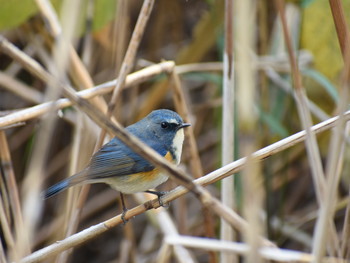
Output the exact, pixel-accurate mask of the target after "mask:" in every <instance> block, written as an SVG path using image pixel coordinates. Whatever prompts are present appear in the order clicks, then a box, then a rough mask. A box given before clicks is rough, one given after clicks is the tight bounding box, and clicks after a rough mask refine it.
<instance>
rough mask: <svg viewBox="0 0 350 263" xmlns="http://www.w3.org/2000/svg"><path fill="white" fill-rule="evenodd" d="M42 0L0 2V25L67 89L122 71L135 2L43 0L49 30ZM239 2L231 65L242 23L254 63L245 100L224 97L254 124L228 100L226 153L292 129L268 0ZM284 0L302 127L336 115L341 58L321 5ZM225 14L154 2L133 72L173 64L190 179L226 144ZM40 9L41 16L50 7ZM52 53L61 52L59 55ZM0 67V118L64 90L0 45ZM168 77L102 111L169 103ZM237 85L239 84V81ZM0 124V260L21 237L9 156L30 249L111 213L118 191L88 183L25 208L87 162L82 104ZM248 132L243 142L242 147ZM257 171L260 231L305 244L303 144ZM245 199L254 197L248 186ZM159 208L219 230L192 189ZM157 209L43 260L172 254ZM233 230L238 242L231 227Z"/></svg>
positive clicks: (192, 229) (308, 234)
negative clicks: (305, 112) (307, 118)
mask: <svg viewBox="0 0 350 263" xmlns="http://www.w3.org/2000/svg"><path fill="white" fill-rule="evenodd" d="M40 2H46V1H35V2H34V1H31V0H0V6H1V8H0V34H1V35H2V36H4V37H5V38H6V39H8V41H10V42H11V43H12V44H14V45H15V46H17V47H18V48H19V49H20V50H22V51H23V52H25V53H26V54H27V55H29V56H30V57H31V58H33V59H35V60H36V61H37V62H38V63H40V65H42V66H43V67H44V68H45V69H47V70H48V71H49V72H51V73H52V74H53V75H55V76H56V77H57V78H58V79H59V80H61V81H63V82H65V83H69V84H70V85H71V86H72V87H73V88H75V89H76V90H82V89H85V88H91V87H92V86H96V85H99V84H103V83H106V82H108V81H111V80H114V79H115V78H116V77H117V76H118V73H119V71H120V68H121V64H122V62H123V59H124V56H125V53H126V50H127V47H128V44H129V41H130V38H131V35H132V32H133V30H134V27H135V24H136V21H137V19H138V16H139V12H140V9H141V6H142V4H143V1H140V0H118V1H116V0H100V1H93V0H81V1H59V0H53V1H51V3H52V6H53V7H54V10H55V12H56V13H57V19H58V20H57V22H58V25H60V26H61V28H59V29H57V28H56V29H55V28H53V27H52V23H51V22H50V21H48V18H47V13H46V15H45V12H44V11H43V10H44V9H43V8H42V6H44V5H43V4H40ZM237 2H240V1H237ZM250 2H251V3H252V4H251V7H252V9H250V10H249V12H248V13H249V16H251V17H249V18H250V19H251V21H252V23H251V24H250V25H249V26H247V24H245V22H244V21H245V20H239V15H237V12H239V10H238V9H234V11H233V14H234V19H233V25H234V28H233V32H234V36H233V43H234V52H233V58H234V60H235V58H236V55H238V56H239V53H240V52H241V50H242V48H244V47H242V44H240V43H239V41H236V40H237V39H239V36H236V35H235V34H236V32H241V31H243V32H244V31H246V32H247V34H249V35H250V36H251V37H252V38H251V43H252V45H251V49H250V51H249V54H250V61H251V63H252V65H253V66H252V71H251V73H252V75H250V76H249V78H250V79H251V81H252V84H253V86H252V87H253V93H252V95H251V96H250V98H249V99H248V100H247V101H243V102H242V97H239V96H236V97H235V99H234V100H235V102H237V103H243V104H244V103H247V104H246V105H248V106H247V107H249V109H250V111H251V114H252V115H254V116H255V117H254V118H253V120H254V126H253V127H254V128H248V131H247V128H246V125H245V121H246V119H242V117H240V112H239V109H240V108H239V106H237V105H236V106H234V108H235V110H234V123H232V124H230V125H233V124H234V125H233V126H234V147H233V148H232V149H233V152H234V159H238V158H241V157H243V156H245V155H246V153H247V151H245V149H246V148H245V147H246V145H247V144H249V145H253V148H252V150H253V151H255V150H258V149H260V148H262V147H265V146H267V145H270V144H272V143H274V142H276V141H279V140H281V139H283V138H285V137H287V136H290V135H292V134H294V133H296V132H298V131H300V130H302V129H303V126H302V125H301V121H300V118H299V115H298V111H297V105H296V102H295V98H294V93H293V81H292V75H291V69H290V66H289V65H290V64H289V60H288V53H287V49H286V45H285V41H284V36H283V31H282V26H281V21H280V19H279V16H278V13H277V8H276V5H275V2H274V1H269V0H260V1H250ZM284 3H285V16H286V21H287V25H288V30H289V33H290V37H291V42H292V44H293V48H294V51H295V54H296V58H297V63H298V65H299V70H300V73H301V77H302V82H303V86H304V88H305V92H306V94H307V97H308V99H309V100H310V104H308V105H309V110H310V112H311V116H312V122H313V124H316V123H319V122H321V121H324V120H326V119H328V118H330V117H332V116H334V115H335V112H336V109H337V106H338V105H339V100H340V97H341V96H340V95H339V93H340V89H341V88H340V87H341V81H340V77H341V73H342V70H343V67H344V64H343V58H342V53H341V49H340V46H339V42H338V37H337V34H336V29H335V26H334V21H333V17H332V13H331V9H330V6H329V1H326V0H319V1H313V0H300V1H285V2H284ZM343 8H344V12H345V13H346V14H349V12H350V1H343ZM225 12H226V14H227V9H226V8H225V2H224V1H223V0H205V1H204V0H202V1H200V0H187V1H185V0H168V1H155V4H154V7H153V10H152V12H151V14H150V17H149V21H148V23H147V25H146V28H145V31H144V32H143V36H142V38H141V42H140V45H139V48H138V50H137V54H136V59H135V61H134V66H133V68H132V69H131V71H130V72H134V71H138V70H140V69H142V68H144V67H147V66H150V65H152V64H157V63H160V62H162V61H165V60H171V61H174V62H175V64H176V71H177V72H178V73H179V77H180V80H181V87H182V90H183V94H184V99H185V102H186V105H187V108H188V112H189V115H188V117H189V118H190V122H191V123H192V124H193V126H192V127H193V134H194V137H195V139H196V146H197V150H198V152H197V155H198V156H199V158H200V163H199V166H198V164H197V166H196V167H195V168H194V167H193V166H192V167H191V161H189V160H192V156H191V154H190V152H191V149H190V147H192V146H189V143H188V140H186V141H185V145H184V152H183V157H182V163H181V165H180V166H181V168H182V169H183V170H185V171H186V172H187V173H188V174H191V175H192V176H193V177H197V176H198V175H205V174H207V173H209V172H212V171H214V170H216V169H218V168H220V167H221V166H222V161H223V160H222V152H223V151H222V145H223V144H225V141H223V138H222V127H225V125H228V124H227V123H223V122H222V117H223V116H222V114H223V108H222V104H223V99H225V98H223V96H222V94H223V82H224V79H223V68H224V65H223V56H224V52H225V51H224V50H225V49H224V48H225V32H226V31H225V30H226V28H225V26H224V25H225ZM48 17H51V18H52V16H51V15H48ZM346 19H348V17H346ZM62 32H63V33H62ZM67 32H68V33H67ZM60 34H64V35H65V34H66V35H65V37H66V38H68V39H69V40H70V42H71V44H72V46H71V47H68V48H67V47H64V45H62V46H63V47H62V46H60V45H59V44H58V42H59V41H58V36H59V35H60ZM237 34H238V33H237ZM55 40H56V41H55ZM60 48H62V49H60ZM62 50H63V51H64V50H65V51H66V52H68V53H65V54H66V55H64V54H63V53H61V51H62ZM72 50H75V51H74V52H73V51H72ZM67 54H68V55H67ZM76 55H77V56H76ZM75 56H76V57H75ZM62 57H67V58H68V59H75V58H77V59H78V60H79V61H80V63H81V65H80V67H81V68H84V69H85V70H86V71H85V73H82V72H79V70H77V68H74V67H73V66H71V65H68V64H67V63H65V61H64V59H62V60H61V59H60V58H62ZM79 58H80V59H79ZM78 64H79V63H78ZM239 67H240V65H238V66H237V67H236V66H235V68H236V69H237V70H240V68H239ZM78 69H79V67H78ZM0 70H1V71H0V116H1V117H3V116H7V115H8V114H13V113H15V112H18V111H20V110H23V109H28V108H31V107H34V106H35V105H40V104H41V103H44V102H46V101H51V100H55V99H57V98H59V97H61V96H62V95H61V93H60V91H57V89H56V92H55V89H54V87H50V85H47V83H44V82H42V81H41V80H40V79H38V78H37V77H35V76H34V75H33V74H32V73H30V72H29V71H28V70H26V69H24V68H23V67H22V66H21V65H20V64H19V63H17V62H16V61H14V60H13V59H12V58H11V57H10V56H9V55H7V54H6V52H1V53H0ZM84 74H85V75H84ZM173 86H174V85H173V83H172V80H171V78H170V77H169V75H167V74H164V73H163V74H158V75H156V76H153V77H151V78H148V79H146V80H145V81H142V82H140V83H138V84H137V85H134V86H131V87H128V88H125V89H123V90H122V91H121V92H120V94H119V96H118V99H117V104H116V110H115V113H114V115H113V116H114V117H115V118H116V119H117V120H118V121H119V122H120V123H121V124H123V125H124V126H127V125H130V124H132V123H134V122H135V121H137V120H139V119H141V118H142V117H144V116H146V115H147V114H148V113H149V112H150V111H152V110H154V109H159V108H167V109H173V110H178V108H176V107H177V106H176V104H175V103H174V94H175V93H174V87H173ZM238 89H243V90H244V87H238ZM237 94H238V93H236V95H237ZM110 99H111V93H107V94H104V95H101V96H98V99H97V98H95V99H94V103H95V105H99V106H100V109H106V108H105V107H106V105H107V103H108V102H109V101H110ZM240 100H241V101H240ZM239 101H240V102H239ZM48 116H49V117H48ZM241 116H242V115H241ZM244 116H245V115H244ZM1 117H0V123H1ZM48 118H49V121H48ZM250 127H251V126H250ZM0 131H1V133H2V134H1V136H2V145H1V146H0V147H1V148H2V149H3V150H2V155H1V161H2V165H1V181H0V183H1V189H0V190H1V209H2V212H3V213H4V214H3V215H4V217H3V218H2V219H1V228H0V229H1V232H0V238H1V245H2V251H3V257H2V258H3V259H6V260H9V261H8V262H10V260H11V258H12V259H15V258H16V253H14V250H16V249H15V248H16V245H15V244H16V238H21V237H20V235H17V236H16V234H15V231H14V229H15V228H16V220H18V218H16V213H15V212H13V211H12V209H13V208H12V207H13V199H12V198H11V194H10V193H11V192H12V193H13V191H14V189H13V188H9V184H8V182H7V181H8V180H9V179H8V176H7V172H8V168H6V165H8V163H10V164H11V166H12V168H13V169H10V171H11V172H12V173H13V176H14V178H15V182H16V183H15V184H11V187H15V188H17V190H16V191H18V196H19V205H20V207H21V209H22V213H23V218H24V220H25V221H26V220H27V218H28V216H29V217H30V219H28V221H27V222H29V221H30V222H32V223H31V224H29V226H28V225H27V224H26V223H24V225H25V226H26V227H31V230H30V231H29V232H30V233H29V244H30V245H29V246H30V248H27V249H28V250H27V252H28V251H30V250H31V251H35V250H37V249H40V248H42V247H45V246H47V245H49V244H51V243H53V242H55V241H56V240H61V239H64V238H65V237H66V236H69V235H70V234H72V233H75V232H78V231H81V230H83V229H85V228H87V227H89V226H91V225H94V224H97V223H100V222H102V221H104V220H107V219H109V218H111V217H113V216H115V215H117V214H119V213H120V212H121V207H120V204H119V201H118V199H119V194H118V193H117V192H116V191H114V190H112V189H110V188H109V187H108V186H106V185H93V186H92V187H91V188H90V189H85V190H84V193H85V194H86V199H85V198H81V197H80V199H79V197H78V193H79V192H80V188H78V187H77V188H74V189H72V190H70V191H69V193H67V192H65V193H62V194H60V195H57V196H55V197H53V198H51V199H49V200H45V201H44V202H40V201H39V203H35V202H32V200H31V199H30V198H29V197H30V196H31V195H30V194H31V193H39V192H40V189H43V188H46V187H48V186H49V185H52V184H54V183H56V182H58V181H60V180H62V179H63V178H65V177H67V176H70V175H72V174H74V172H76V171H79V170H81V169H83V168H84V167H85V165H86V164H87V162H88V161H89V159H90V157H91V155H92V153H93V151H94V148H95V145H96V142H97V138H98V136H99V134H100V128H99V127H98V126H97V125H96V124H95V123H94V122H93V121H91V120H90V119H89V118H88V117H86V115H85V114H84V113H82V112H80V111H79V110H77V109H76V108H75V107H73V106H70V107H65V108H64V109H62V110H60V111H53V112H52V111H50V110H47V112H46V113H45V114H42V115H40V116H38V117H35V118H30V119H28V120H26V121H25V122H24V123H21V124H20V125H19V126H16V127H5V128H0ZM232 133H233V131H232ZM46 135H47V136H48V138H46ZM330 135H331V133H330V132H329V131H326V132H324V133H322V134H320V135H318V136H317V143H318V146H319V150H320V156H321V160H322V162H323V165H324V166H325V164H326V163H327V158H328V153H329V147H330V145H329V144H330ZM252 138H253V141H254V143H253V144H250V143H251V141H252ZM107 139H108V138H107ZM4 142H6V143H7V144H8V148H7V149H8V152H9V155H10V156H7V157H6V147H7V146H5V144H4ZM250 149H251V148H250ZM4 152H5V153H4ZM248 152H249V150H248ZM251 152H252V151H251ZM349 158H350V155H349V148H348V147H347V145H346V147H345V150H344V156H343V163H342V170H341V172H340V180H339V185H338V187H337V191H336V197H337V199H336V200H335V202H336V207H335V215H334V226H335V231H336V234H337V236H338V238H339V240H340V243H339V244H338V245H339V247H338V250H337V249H334V250H327V252H328V255H330V256H342V257H344V258H346V257H347V258H348V256H349V255H348V254H347V253H349V251H347V249H345V248H344V249H343V250H342V252H339V249H340V250H341V248H343V247H344V246H345V245H344V244H346V240H342V238H344V236H345V237H348V235H347V231H348V230H345V226H346V225H347V224H349V221H347V220H349V218H348V215H347V214H348V213H349V211H348V209H347V206H348V204H349V195H348V193H349V181H350V177H349V172H348V169H349ZM40 169H41V170H40ZM195 173H197V174H195ZM198 173H199V174H198ZM259 180H261V181H259V182H260V183H261V185H260V186H259V187H260V188H259V189H260V190H261V191H262V192H261V195H260V194H259V197H261V207H260V212H259V217H261V218H260V223H261V232H262V233H263V235H264V236H265V237H267V238H268V239H269V240H271V241H273V242H274V243H275V244H276V245H277V246H278V247H280V248H286V249H294V250H298V251H303V252H311V250H312V244H313V237H314V230H315V225H316V220H317V216H318V211H319V210H318V209H319V207H318V203H317V198H316V194H315V189H314V185H313V179H312V176H311V171H310V161H309V159H308V158H307V154H306V151H305V144H303V143H299V144H297V145H295V146H293V147H291V148H289V149H287V150H285V151H282V152H281V153H278V154H275V155H272V156H271V157H269V158H267V159H264V160H263V161H262V162H261V163H260V166H259ZM243 181H244V180H243V179H242V174H240V173H238V174H235V175H234V184H233V186H234V189H235V191H234V205H235V207H236V208H235V211H237V212H238V213H239V214H241V215H244V209H245V208H246V207H245V205H244V204H245V201H244V196H245V195H244V191H245V189H246V188H245V187H244V182H243ZM174 187H176V184H174V183H173V182H171V181H170V180H169V181H168V182H167V183H165V184H164V185H162V186H161V187H160V189H162V190H171V189H173V188H174ZM208 189H209V190H210V191H211V192H212V193H213V195H215V196H216V197H218V198H220V191H221V185H220V182H217V183H215V184H213V185H210V186H208ZM250 194H251V195H254V192H252V193H250ZM142 198H144V197H143V196H138V195H137V196H128V197H127V206H128V207H129V208H132V207H134V206H135V205H137V204H138V203H139V202H142V200H143V199H142ZM36 200H38V199H36ZM77 200H80V201H77ZM80 207H81V211H80ZM166 211H167V212H168V213H169V215H170V217H171V219H172V221H173V223H174V225H175V226H176V229H177V231H178V232H179V234H183V235H191V236H197V237H213V238H218V239H220V227H221V223H220V220H219V218H218V217H217V216H216V215H214V214H213V213H211V212H210V211H208V210H206V209H203V208H202V206H201V204H200V202H199V201H198V200H197V199H196V198H195V197H194V196H193V195H191V194H187V195H185V196H183V197H181V198H179V199H177V200H175V201H174V202H172V203H171V204H170V207H169V208H167V209H166ZM17 212H18V211H17ZM157 218H158V217H157V216H156V213H154V212H147V213H145V214H141V215H139V216H137V217H135V218H133V219H131V220H129V222H128V223H127V224H126V225H125V226H118V227H115V228H113V229H111V230H110V231H108V232H107V233H104V234H102V235H100V236H98V237H96V238H94V239H93V240H91V241H89V242H87V243H85V244H83V245H81V246H79V247H78V248H74V250H68V253H64V254H61V255H60V256H57V257H51V258H50V259H48V260H47V262H182V261H181V257H180V258H179V256H178V255H177V254H176V252H174V251H173V250H171V249H169V248H167V247H166V246H165V245H164V239H163V238H164V231H163V230H162V226H161V224H162V223H159V221H158V220H159V218H158V219H157ZM346 222H347V223H346ZM6 229H7V230H10V233H12V238H14V239H15V240H14V243H11V240H12V238H11V234H9V233H8V231H7V230H6ZM235 238H236V240H241V241H242V240H243V237H242V235H241V234H240V233H239V234H237V236H236V237H235ZM24 239H25V238H24ZM12 241H13V240H12ZM342 241H343V243H342ZM348 241H349V242H348V244H350V240H348ZM23 243H25V241H23ZM342 244H343V245H342ZM22 249H23V251H26V249H25V248H22ZM167 249H168V250H167ZM164 251H169V253H166V255H167V256H164V255H163V254H162V253H164ZM330 251H337V253H338V252H339V253H340V254H341V255H340V254H339V253H338V254H337V253H336V252H334V254H332V253H331V252H330ZM23 253H24V254H28V253H26V252H23ZM188 253H189V254H190V255H191V258H192V260H193V261H194V262H220V261H221V260H222V258H221V260H220V256H219V253H217V252H215V253H214V252H208V251H205V250H202V249H188ZM17 256H18V255H17ZM164 258H165V259H164ZM162 260H163V261H162ZM236 260H237V259H236ZM184 262H186V261H184ZM187 262H188V261H187ZM221 262H224V261H221ZM226 262H229V261H226ZM237 262H238V261H237Z"/></svg>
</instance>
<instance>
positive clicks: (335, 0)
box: [329, 0, 350, 73]
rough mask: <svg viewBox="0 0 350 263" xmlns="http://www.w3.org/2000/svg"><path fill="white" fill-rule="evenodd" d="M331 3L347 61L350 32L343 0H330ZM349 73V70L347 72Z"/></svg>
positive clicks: (342, 50)
mask: <svg viewBox="0 0 350 263" xmlns="http://www.w3.org/2000/svg"><path fill="white" fill-rule="evenodd" d="M329 5H330V7H331V11H332V15H333V20H334V25H335V28H336V31H337V35H338V40H339V45H340V48H341V52H342V54H343V59H344V61H345V62H346V61H347V59H346V58H349V54H348V53H349V52H350V48H349V43H350V32H349V28H348V24H347V22H346V18H345V14H344V9H343V4H342V1H339V0H329ZM347 73H349V72H347Z"/></svg>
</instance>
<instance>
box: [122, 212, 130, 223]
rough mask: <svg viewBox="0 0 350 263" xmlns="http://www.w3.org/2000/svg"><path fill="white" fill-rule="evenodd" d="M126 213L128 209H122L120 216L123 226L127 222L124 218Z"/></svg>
mask: <svg viewBox="0 0 350 263" xmlns="http://www.w3.org/2000/svg"><path fill="white" fill-rule="evenodd" d="M126 212H128V209H126V208H123V213H122V216H121V219H122V220H123V225H125V224H126V223H127V222H128V221H129V220H128V219H126V218H125V215H126Z"/></svg>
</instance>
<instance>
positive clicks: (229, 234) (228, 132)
mask: <svg viewBox="0 0 350 263" xmlns="http://www.w3.org/2000/svg"><path fill="white" fill-rule="evenodd" d="M224 28H225V50H224V57H223V61H224V62H223V87H222V89H223V94H222V100H223V101H222V128H221V129H222V140H221V141H222V143H221V147H222V149H221V164H222V166H224V165H226V164H228V163H231V162H233V160H234V149H235V141H234V137H235V136H234V125H235V120H234V116H235V112H234V104H235V78H234V74H235V61H234V30H233V28H234V3H233V0H226V1H225V24H224ZM220 199H221V201H222V202H223V204H225V205H226V206H228V207H230V208H231V209H234V207H235V188H234V177H233V176H230V177H227V178H225V179H223V180H222V181H221V193H220ZM220 239H221V240H226V241H234V240H235V233H234V230H233V229H232V227H231V226H230V225H229V224H227V223H226V222H225V221H224V220H223V219H220ZM220 262H222V263H225V262H226V263H229V262H238V259H237V257H234V255H232V254H228V253H225V252H224V251H222V252H221V253H220Z"/></svg>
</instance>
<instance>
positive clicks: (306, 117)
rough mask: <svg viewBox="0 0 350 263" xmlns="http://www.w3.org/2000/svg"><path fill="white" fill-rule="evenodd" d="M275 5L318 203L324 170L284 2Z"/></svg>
mask: <svg viewBox="0 0 350 263" xmlns="http://www.w3.org/2000/svg"><path fill="white" fill-rule="evenodd" d="M275 5H276V8H277V10H278V14H279V16H280V18H281V23H282V29H283V35H284V39H285V43H286V46H287V50H288V55H289V60H290V64H291V69H292V77H293V84H294V88H295V92H296V96H297V100H296V102H297V107H298V112H299V117H300V119H301V122H302V125H303V128H304V129H305V130H306V131H307V136H308V139H307V140H306V149H307V153H308V156H309V158H310V166H311V171H312V175H313V179H314V184H315V190H316V196H317V199H318V202H319V204H321V203H322V198H323V196H324V195H323V194H324V187H325V177H324V172H323V169H322V164H321V160H320V154H319V150H318V147H317V142H316V139H315V136H314V134H313V133H312V132H311V131H310V127H311V126H312V125H311V123H312V122H311V118H310V114H309V111H308V109H307V107H306V102H305V100H306V99H305V98H306V95H305V92H304V88H303V86H302V80H301V75H300V72H299V69H298V65H297V62H296V59H295V55H294V51H293V47H292V42H291V39H290V35H289V32H288V27H287V22H286V18H285V11H284V3H283V2H282V1H281V0H275Z"/></svg>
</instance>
